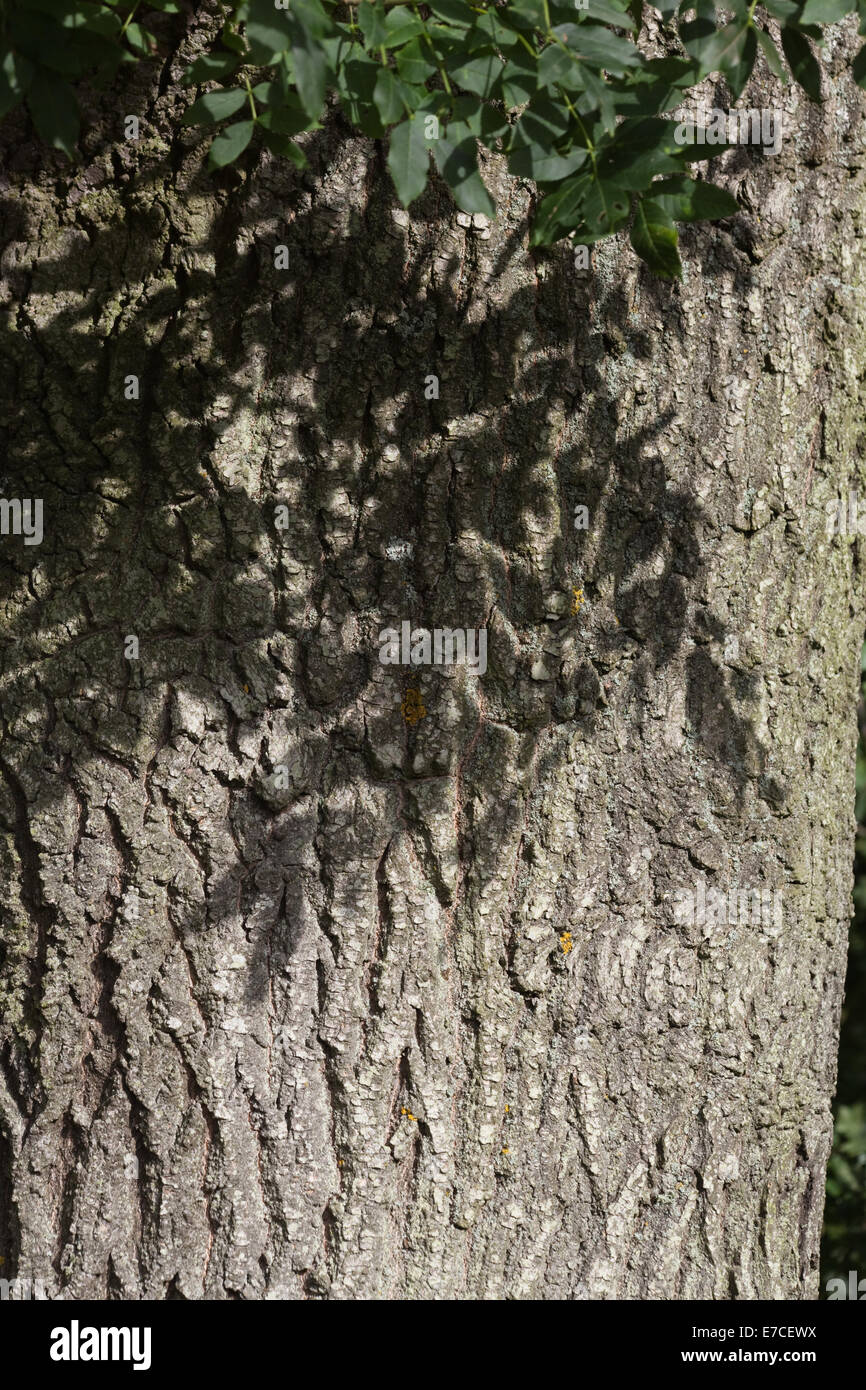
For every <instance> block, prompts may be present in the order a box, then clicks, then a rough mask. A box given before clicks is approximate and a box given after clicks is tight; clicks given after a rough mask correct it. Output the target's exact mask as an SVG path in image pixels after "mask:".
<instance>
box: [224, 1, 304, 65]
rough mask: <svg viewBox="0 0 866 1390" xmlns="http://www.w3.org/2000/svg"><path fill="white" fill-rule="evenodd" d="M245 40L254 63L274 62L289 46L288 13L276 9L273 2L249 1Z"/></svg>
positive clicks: (226, 41)
mask: <svg viewBox="0 0 866 1390" xmlns="http://www.w3.org/2000/svg"><path fill="white" fill-rule="evenodd" d="M246 38H247V43H248V44H249V46H250V57H251V58H252V60H253V62H254V63H261V64H266V63H273V62H275V61H276V59H277V58H279V56H280V54H281V53H285V51H286V49H287V48H289V47H290V46H291V42H292V38H291V33H290V30H289V22H288V11H286V10H278V9H276V7H275V6H274V3H273V0H250V6H249V13H248V16H247V22H246ZM223 41H224V42H225V43H227V44H228V39H227V38H226V37H225V36H224V39H223ZM231 47H234V45H233V44H232V45H231Z"/></svg>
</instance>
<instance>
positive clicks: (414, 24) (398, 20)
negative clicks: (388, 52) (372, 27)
mask: <svg viewBox="0 0 866 1390" xmlns="http://www.w3.org/2000/svg"><path fill="white" fill-rule="evenodd" d="M423 32H424V22H423V20H421V19H419V18H418V16H417V15H416V14H412V12H411V10H407V9H406V8H405V7H404V6H403V5H395V6H394V8H393V9H391V10H389V11H388V13H387V14H386V15H385V38H384V40H383V43H384V45H385V47H386V48H398V47H399V46H400V44H404V43H408V41H409V40H410V39H414V38H415V37H416V35H417V34H423Z"/></svg>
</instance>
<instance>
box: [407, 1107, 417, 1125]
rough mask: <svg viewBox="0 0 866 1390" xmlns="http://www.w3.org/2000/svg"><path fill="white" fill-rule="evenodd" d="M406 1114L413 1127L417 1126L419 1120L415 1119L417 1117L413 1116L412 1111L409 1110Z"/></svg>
mask: <svg viewBox="0 0 866 1390" xmlns="http://www.w3.org/2000/svg"><path fill="white" fill-rule="evenodd" d="M406 1114H407V1116H408V1117H409V1119H410V1120H411V1121H412V1123H413V1125H414V1124H417V1120H416V1119H415V1116H414V1115H413V1114H412V1111H411V1110H407V1111H406Z"/></svg>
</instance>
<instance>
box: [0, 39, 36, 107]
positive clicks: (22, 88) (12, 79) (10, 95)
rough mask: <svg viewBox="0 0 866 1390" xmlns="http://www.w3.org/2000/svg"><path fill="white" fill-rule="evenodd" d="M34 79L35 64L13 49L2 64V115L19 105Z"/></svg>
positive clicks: (0, 93) (0, 76)
mask: <svg viewBox="0 0 866 1390" xmlns="http://www.w3.org/2000/svg"><path fill="white" fill-rule="evenodd" d="M32 81H33V64H32V63H29V62H28V61H27V59H26V58H23V57H22V56H21V54H20V53H13V52H12V51H11V49H10V50H9V52H7V53H4V55H3V62H2V64H0V116H5V115H6V112H7V111H11V110H12V107H13V106H17V105H18V102H19V101H21V99H22V97H23V96H24V95H25V94H26V92H27V89H28V87H29V86H30V83H31V82H32Z"/></svg>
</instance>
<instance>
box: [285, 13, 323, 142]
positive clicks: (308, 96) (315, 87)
mask: <svg viewBox="0 0 866 1390" xmlns="http://www.w3.org/2000/svg"><path fill="white" fill-rule="evenodd" d="M289 29H290V32H291V35H292V67H293V68H294V71H295V85H296V86H297V89H298V96H299V97H300V98H301V102H302V104H303V107H304V110H305V111H307V112H308V113H309V115H310V116H312V118H313V120H317V119H318V117H319V114H320V113H321V110H322V107H323V106H324V104H325V91H326V89H327V85H328V74H329V67H328V60H327V58H326V57H325V54H324V52H323V50H322V47H321V45H320V44H319V43H318V42H317V40H316V38H315V37H314V36H313V35H312V34H310V33H309V32H308V31H307V30H306V29H305V28H304V27H303V26H302V24H301V23H300V22H299V20H297V19H296V18H295V17H294V15H292V16H291V17H290V22H289Z"/></svg>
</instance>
